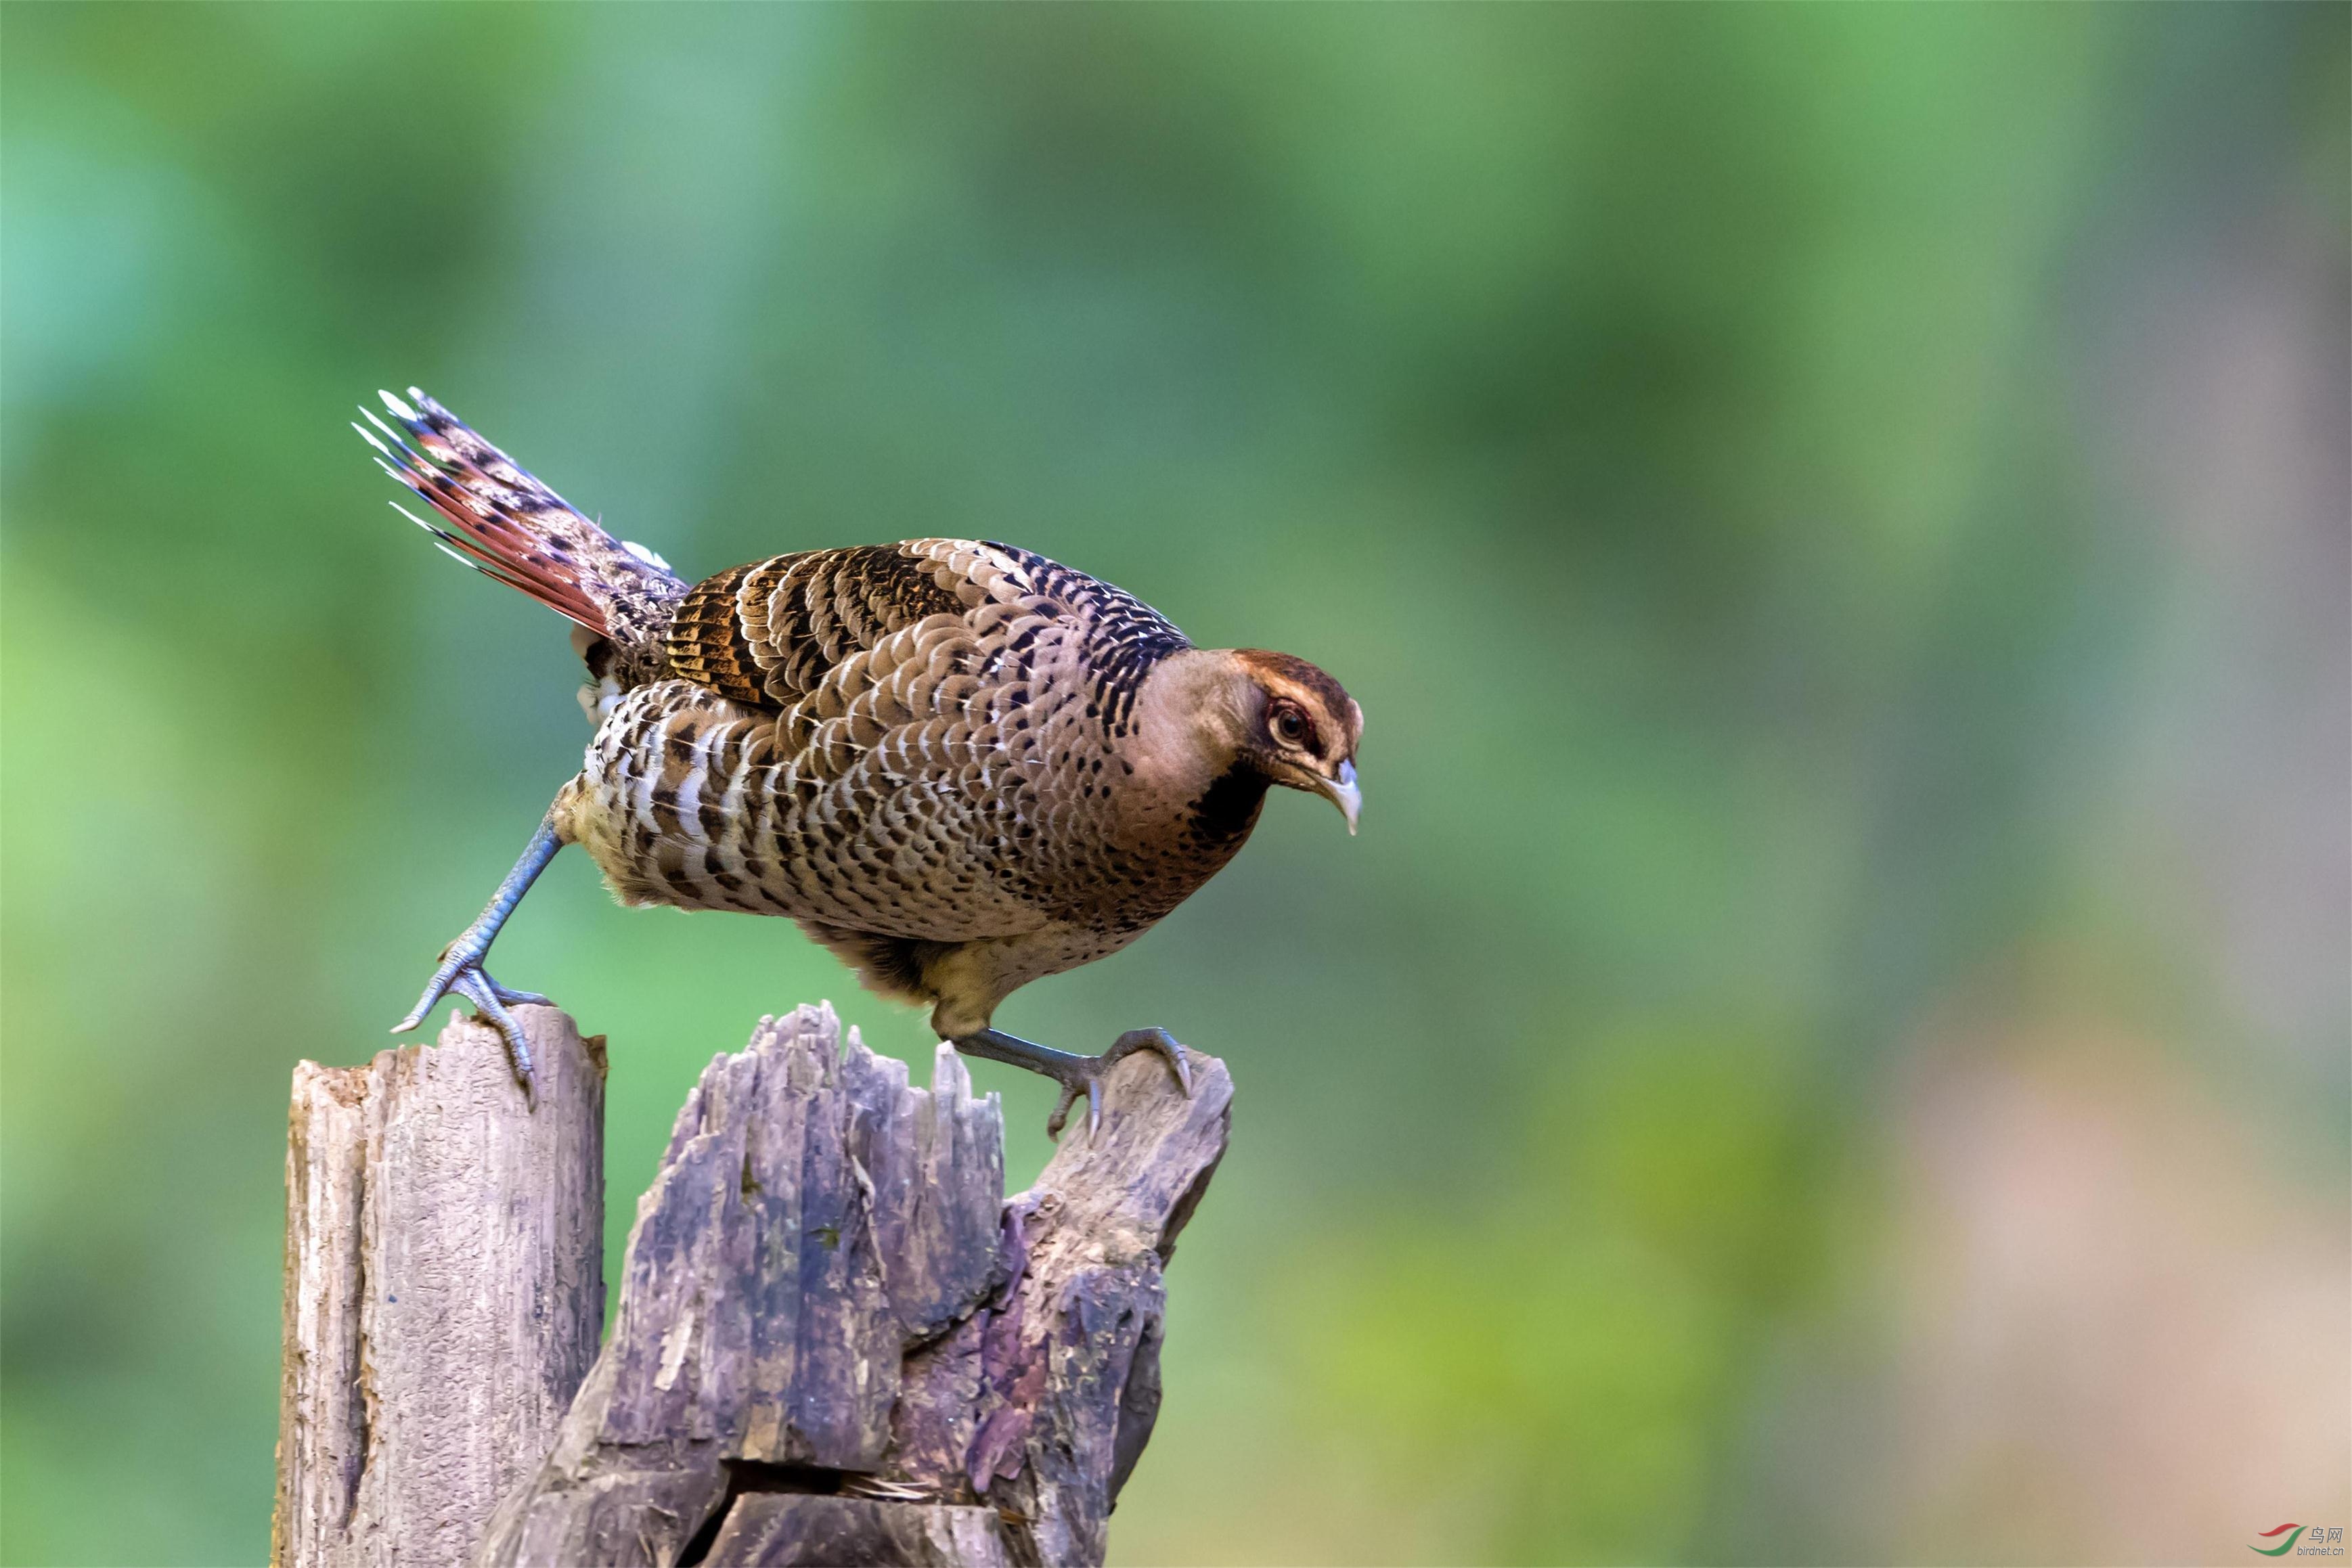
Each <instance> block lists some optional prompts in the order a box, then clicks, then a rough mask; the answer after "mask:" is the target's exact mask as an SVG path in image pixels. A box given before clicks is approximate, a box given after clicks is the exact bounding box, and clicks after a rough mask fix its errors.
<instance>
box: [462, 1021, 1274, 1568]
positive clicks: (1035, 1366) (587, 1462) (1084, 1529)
mask: <svg viewBox="0 0 2352 1568" xmlns="http://www.w3.org/2000/svg"><path fill="white" fill-rule="evenodd" d="M1192 1071H1193V1077H1194V1082H1195V1084H1196V1091H1195V1093H1194V1095H1193V1097H1192V1099H1190V1100H1187V1099H1185V1098H1183V1097H1182V1096H1181V1094H1180V1093H1179V1092H1177V1091H1176V1090H1175V1088H1174V1086H1173V1085H1172V1083H1171V1082H1170V1080H1169V1075H1168V1072H1167V1069H1166V1067H1165V1065H1164V1064H1162V1063H1160V1062H1157V1061H1153V1060H1150V1059H1149V1058H1148V1057H1144V1056H1140V1055H1139V1056H1137V1057H1134V1058H1131V1059H1129V1060H1128V1061H1123V1062H1121V1063H1120V1064H1119V1066H1118V1070H1117V1071H1115V1072H1114V1073H1113V1074H1112V1076H1111V1078H1110V1080H1109V1081H1108V1085H1107V1092H1106V1113H1105V1117H1104V1123H1103V1127H1102V1130H1101V1132H1100V1134H1098V1135H1097V1136H1096V1137H1095V1138H1093V1139H1091V1140H1090V1139H1088V1138H1087V1136H1085V1135H1084V1134H1080V1133H1076V1132H1074V1133H1073V1134H1071V1135H1070V1137H1069V1138H1068V1139H1067V1140H1066V1143H1065V1144H1064V1145H1063V1147H1062V1148H1061V1149H1060V1150H1059V1151H1058V1152H1057V1153H1056V1154H1055V1157H1054V1159H1053V1161H1052V1163H1051V1164H1049V1165H1048V1166H1047V1167H1046V1170H1045V1173H1044V1175H1043V1176H1041V1177H1040V1179H1039V1181H1038V1184H1037V1186H1035V1187H1034V1188H1033V1189H1032V1190H1031V1191H1030V1192H1028V1193H1025V1194H1023V1195H1022V1196H1020V1197H1016V1198H1014V1199H1013V1200H1012V1201H1011V1202H1009V1203H1008V1202H1006V1201H1005V1200H1004V1198H1003V1117H1002V1114H1001V1112H1000V1110H999V1106H998V1103H997V1100H996V1097H995V1096H994V1095H990V1096H988V1097H986V1098H985V1099H978V1100H976V1099H974V1098H973V1097H972V1094H971V1083H970V1080H969V1078H968V1077H967V1075H966V1073H965V1071H964V1067H963V1063H962V1061H961V1058H959V1057H958V1056H957V1055H956V1054H955V1053H954V1051H952V1050H950V1049H949V1048H947V1047H944V1046H943V1047H941V1048H940V1054H939V1056H938V1058H937V1060H936V1061H935V1063H934V1066H933V1070H932V1082H931V1087H930V1088H929V1089H928V1090H926V1089H919V1088H916V1087H914V1086H912V1085H911V1084H910V1083H909V1082H908V1075H907V1070H906V1068H905V1066H904V1064H902V1063H899V1062H897V1061H891V1060H889V1059H887V1058H878V1057H876V1056H874V1055H873V1054H872V1053H871V1052H869V1051H866V1049H865V1047H864V1046H863V1045H862V1044H861V1043H860V1042H859V1041H858V1040H857V1039H856V1035H855V1033H854V1032H852V1033H851V1035H850V1037H849V1039H848V1041H847V1043H846V1046H845V1045H844V1041H843V1039H842V1030H841V1026H840V1023H839V1021H838V1019H835V1017H834V1015H833V1012H832V1010H831V1009H829V1008H823V1007H820V1008H803V1009H799V1010H798V1011H797V1012H794V1013H793V1014H791V1015H790V1016H788V1017H786V1018H783V1019H767V1020H763V1021H762V1023H761V1027H760V1029H759V1030H757V1031H756V1032H755V1033H754V1034H753V1036H752V1039H751V1045H750V1048H749V1049H748V1050H746V1051H742V1052H740V1053H739V1054H736V1055H733V1056H722V1057H719V1059H717V1060H716V1061H713V1062H712V1063H711V1065H710V1066H709V1069H707V1070H706V1071H704V1073H703V1075H702V1079H701V1082H700V1083H699V1084H698V1086H697V1087H696V1089H695V1091H694V1093H693V1094H692V1095H691V1096H690V1097H689V1098H688V1102H687V1103H686V1106H685V1107H684V1109H683V1110H682V1111H681V1112H680V1113H679V1115H678V1120H677V1126H676V1129H675V1131H674V1132H673V1134H672V1136H671V1140H670V1145H669V1148H668V1150H667V1153H666V1155H664V1157H663V1160H662V1164H661V1167H660V1171H659V1174H658V1175H657V1176H656V1178H655V1181H654V1185H653V1186H652V1187H651V1188H650V1189H649V1190H648V1191H647V1192H646V1195H645V1197H643V1198H642V1199H640V1200H639V1203H638V1207H637V1220H636V1224H635V1228H634V1229H633V1230H632V1232H631V1235H630V1239H629V1250H628V1256H627V1260H626V1262H625V1265H624V1270H623V1279H624V1283H623V1286H622V1294H621V1301H620V1303H619V1307H618V1310H617V1311H616V1312H615V1314H614V1327H613V1333H612V1335H611V1338H610V1339H609V1341H608V1342H607V1343H606V1344H605V1346H604V1351H603V1353H602V1354H600V1355H599V1356H598V1358H597V1361H596V1364H595V1366H594V1368H593V1371H591V1372H590V1374H589V1375H588V1378H587V1381H586V1382H585V1383H584V1384H583V1386H582V1388H581V1391H580V1395H579V1397H578V1398H577V1399H576V1400H575V1401H574V1403H573V1405H572V1410H571V1412H570V1414H569V1415H568V1416H566V1417H565V1418H564V1421H563V1423H562V1430H561V1432H560V1434H559V1435H558V1437H557V1439H556V1442H555V1444H554V1447H553V1448H552V1450H551V1452H550V1454H549V1455H548V1458H547V1460H546V1462H545V1464H544V1465H543V1466H541V1469H539V1471H538V1473H537V1475H536V1476H534V1477H532V1478H531V1479H530V1480H529V1481H528V1482H527V1483H526V1484H524V1485H522V1486H520V1487H519V1488H518V1489H517V1490H516V1491H515V1492H514V1493H513V1494H512V1495H511V1496H509V1498H508V1499H507V1500H505V1502H503V1503H502V1504H501V1505H500V1506H499V1510H498V1513H497V1515H496V1517H495V1518H494V1519H493V1521H491V1525H490V1528H489V1530H488V1534H487V1535H486V1537H485V1538H484V1540H483V1542H482V1545H481V1548H480V1550H479V1552H478V1554H477V1556H476V1559H475V1561H476V1562H477V1563H483V1564H501V1565H503V1564H521V1563H533V1564H567V1563H611V1564H636V1563H643V1564H672V1563H951V1564H957V1565H971V1568H984V1565H993V1564H999V1563H1003V1564H1012V1563H1098V1562H1100V1561H1101V1560H1102V1557H1103V1552H1104V1549H1105V1538H1106V1522H1107V1521H1108V1515H1109V1511H1110V1507H1111V1504H1112V1502H1113V1500H1115V1499H1116V1496H1117V1493H1118V1486H1119V1485H1120V1483H1121V1482H1123V1481H1124V1479H1125V1478H1126V1476H1127V1474H1128V1473H1129V1471H1130V1470H1131V1469H1133V1466H1134V1463H1135V1459H1136V1457H1137V1455H1139V1453H1140V1451H1141V1449H1142V1447H1143V1443H1144V1441H1145V1440H1146V1439H1147V1438H1148V1437H1149V1436H1150V1424H1151V1420H1152V1417H1153V1416H1154V1414H1155V1413H1156V1411H1157V1409H1158V1405H1159V1360H1158V1350H1159V1343H1160V1312H1161V1303H1162V1299H1163V1298H1162V1293H1161V1282H1160V1270H1161V1268H1162V1266H1163V1264H1164V1263H1165V1261H1166V1259H1167V1257H1168V1255H1169V1253H1170V1251H1171V1249H1172V1248H1173V1245H1174V1241H1175V1237H1176V1233H1177V1231H1179V1230H1180V1229H1181V1228H1182V1226H1183V1224H1184V1222H1185V1220H1186V1219H1187V1218H1189V1217H1190V1215H1191V1213H1192V1206H1193V1205H1194V1204H1195V1203H1197V1202H1198V1201H1199V1199H1200V1197H1201V1194H1202V1190H1203V1189H1204V1187H1205V1186H1206V1184H1207V1182H1208V1179H1209V1176H1210V1175H1211V1173H1212V1172H1213V1170H1214V1168H1215V1166H1216V1162H1217V1160H1218V1159H1219V1158H1220V1157H1221V1156H1222V1155H1223V1150H1224V1145H1225V1137H1226V1130H1227V1124H1228V1120H1229V1116H1228V1110H1229V1106H1230V1103H1231V1100H1232V1092H1233V1086H1232V1081H1231V1079H1230V1078H1229V1077H1228V1076H1227V1075H1226V1073H1225V1071H1224V1068H1223V1064H1222V1063H1221V1062H1218V1061H1215V1060H1214V1059H1213V1058H1208V1057H1203V1056H1200V1055H1198V1054H1195V1055H1194V1056H1193V1057H1192Z"/></svg>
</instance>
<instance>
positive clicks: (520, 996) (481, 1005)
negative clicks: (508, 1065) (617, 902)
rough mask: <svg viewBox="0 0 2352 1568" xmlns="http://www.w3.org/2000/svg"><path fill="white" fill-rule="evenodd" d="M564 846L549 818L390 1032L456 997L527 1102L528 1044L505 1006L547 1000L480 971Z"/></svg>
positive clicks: (550, 816)
mask: <svg viewBox="0 0 2352 1568" xmlns="http://www.w3.org/2000/svg"><path fill="white" fill-rule="evenodd" d="M563 843H564V841H563V840H562V838H560V837H558V836H557V834H556V831H555V817H554V813H553V812H550V813H549V814H548V815H547V817H546V818H544V819H543V820H542V821H541V822H540V824H539V831H537V832H535V833H533V834H531V836H530V843H529V844H528V845H526V846H525V847H524V849H523V852H522V859H520V860H519V861H517V862H515V866H514V870H512V871H510V872H509V873H507V879H506V880H505V881H504V882H502V883H499V891H498V892H497V893H496V894H492V895H491V898H490V903H489V907H488V908H487V909H485V910H483V911H482V913H481V915H480V916H479V917H478V918H477V919H476V920H475V922H474V923H473V924H472V925H468V926H467V927H466V929H465V930H464V931H462V932H460V933H459V934H458V936H457V940H456V941H455V942H452V943H450V944H449V946H446V947H444V948H443V949H441V967H439V968H437V969H436V970H434V971H433V978H432V980H431V981H430V982H428V983H427V984H426V986H425V995H424V996H423V997H421V998H418V1000H417V1003H416V1006H415V1009H412V1010H411V1011H410V1013H409V1015H408V1016H407V1017H406V1018H404V1019H401V1020H400V1021H399V1022H398V1023H396V1024H394V1025H393V1026H392V1032H393V1033H394V1034H406V1033H407V1032H408V1031H409V1030H413V1029H415V1027H416V1026H417V1025H419V1024H421V1023H423V1022H424V1021H425V1014H426V1013H429V1012H431V1011H432V1010H433V1004H434V1003H436V1002H437V1001H439V1000H440V999H441V998H443V997H445V996H447V995H449V994H450V993H452V992H455V993H456V994H457V995H458V996H461V997H463V998H466V999H467V1001H469V1002H471V1003H473V1004H474V1007H475V1009H477V1010H478V1012H479V1013H480V1014H481V1015H482V1016H483V1017H484V1018H487V1019H489V1020H490V1022H491V1023H492V1024H493V1025H495V1026H496V1027H497V1029H498V1031H499V1034H500V1035H501V1036H503V1037H504V1038H505V1040H506V1042H507V1051H508V1052H509V1054H510V1055H511V1056H512V1057H513V1058H514V1069H515V1076H516V1077H517V1078H519V1079H520V1080H521V1081H522V1092H523V1095H524V1097H525V1098H526V1099H528V1098H530V1092H531V1082H530V1042H529V1041H527V1040H524V1039H523V1035H522V1026H521V1025H520V1024H518V1023H517V1022H515V1019H514V1015H513V1014H512V1013H510V1012H509V1011H507V1007H506V1005H507V1004H508V1003H509V1002H537V1003H540V1004H541V1005H542V1006H545V1005H549V1004H548V1001H547V998H545V997H542V996H541V995H539V994H538V993H537V992H536V991H516V990H509V989H508V988H506V987H504V986H501V985H499V983H498V982H497V981H496V980H493V979H492V978H490V975H489V971H488V970H487V969H485V968H483V967H482V957H483V955H485V954H487V953H488V952H489V950H490V944H491V943H492V942H494V941H496V940H497V939H498V935H499V927H500V926H502V925H505V924H506V923H507V916H508V915H512V914H513V913H514V907H515V905H516V904H520V903H521V902H522V895H523V894H526V893H529V892H530V884H531V883H533V882H534V881H536V880H538V877H539V873H541V871H543V870H545V869H546V867H547V862H550V861H551V860H553V859H554V858H555V852H556V851H558V850H560V849H562V847H563Z"/></svg>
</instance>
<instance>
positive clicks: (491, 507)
mask: <svg viewBox="0 0 2352 1568" xmlns="http://www.w3.org/2000/svg"><path fill="white" fill-rule="evenodd" d="M377 395H378V396H379V397H381V398H383V406H384V410H385V412H386V413H390V414H391V416H392V418H393V421H394V423H396V424H397V425H398V426H399V429H397V430H395V429H394V427H393V425H391V424H386V423H384V422H383V420H382V419H379V418H378V417H377V416H376V414H375V413H374V412H373V410H371V409H368V408H365V407H362V409H361V410H360V413H362V415H363V416H365V418H366V419H367V422H368V423H367V424H360V423H357V422H354V423H352V429H354V430H356V431H358V432H359V433H360V434H361V435H362V437H363V438H364V439H365V440H366V441H367V443H368V444H369V445H371V446H373V447H374V448H375V450H376V452H377V454H378V456H377V459H376V461H377V463H378V465H379V466H381V467H382V468H383V471H384V472H385V473H387V474H389V475H391V476H393V477H394V479H397V480H398V481H399V482H400V483H401V484H403V485H404V486H407V487H408V488H409V489H411V490H413V491H415V493H416V495H417V496H418V497H420V498H422V499H423V500H424V501H425V503H426V504H427V505H428V506H430V507H432V508H433V510H434V511H435V512H436V513H437V514H439V517H440V518H441V520H442V522H443V523H446V525H447V526H446V527H441V526H436V524H435V523H432V522H428V521H427V520H425V518H423V517H418V516H416V515H415V513H414V512H411V511H409V510H408V509H407V508H406V507H403V506H401V505H400V504H399V503H398V502H396V501H395V502H394V503H393V507H394V510H395V511H398V512H399V513H400V514H401V516H403V517H406V518H407V519H408V520H409V521H410V522H413V523H415V525H416V526H417V527H419V528H423V529H425V532H427V533H429V534H431V535H433V536H434V538H435V539H436V541H437V542H438V543H439V544H440V546H441V548H442V549H443V550H444V551H446V553H448V554H449V555H451V556H454V557H455V558H456V559H458V560H461V561H463V562H465V563H466V564H467V566H470V567H472V568H474V569H475V570H477V571H479V572H481V573H482V574H483V575H484V576H486V577H489V578H491V579H494V580H497V581H499V582H503V583H505V584H506V585H507V586H508V587H509V588H512V589H515V590H518V591H520V592H523V593H527V594H529V595H530V597H531V598H533V599H536V600H538V601H540V602H541V604H544V605H546V606H547V607H548V608H549V609H551V610H553V611H554V612H557V613H558V614H560V615H563V616H566V617H568V618H570V619H571V620H572V621H574V622H578V623H579V624H580V625H582V626H584V627H586V628H587V629H588V630H589V631H591V632H595V633H597V634H599V635H600V636H604V637H608V638H610V639H612V640H613V641H614V643H619V644H620V645H621V646H622V647H623V648H624V649H626V650H628V651H629V652H631V653H638V652H644V653H652V652H653V651H655V650H656V649H657V647H658V645H659V643H660V639H661V634H662V630H663V628H664V627H666V626H667V624H668V623H669V619H670V613H671V611H672V610H673V608H674V607H675V605H676V603H677V600H678V598H679V597H680V596H681V595H683V594H684V593H685V592H686V584H685V583H684V582H683V581H681V580H679V579H678V578H677V575H676V574H675V573H674V572H672V571H671V570H669V566H668V563H667V562H666V561H664V560H663V559H661V557H659V556H657V555H656V554H654V552H653V551H651V550H649V549H646V548H645V547H644V546H642V545H635V544H630V543H628V542H626V541H625V540H622V539H616V538H614V537H613V536H612V535H610V534H608V533H606V532H605V531H604V529H603V528H599V527H597V526H596V525H595V524H594V523H592V522H590V521H589V520H588V519H587V518H586V517H583V516H581V515H580V513H579V512H577V511H575V510H574V509H572V507H570V506H568V505H566V504H565V502H564V500H563V497H561V496H558V495H557V494H556V493H555V492H554V491H552V490H551V489H549V488H548V487H547V486H544V485H542V484H541V483H540V482H539V481H538V480H537V479H535V478H533V477H531V476H530V474H529V473H527V472H525V471H524V470H523V468H522V467H521V465H519V464H517V463H516V462H515V461H514V460H513V459H512V458H510V457H509V456H508V455H506V454H505V453H503V452H501V451H499V449H498V448H497V447H495V446H493V445H491V444H489V443H488V442H487V441H485V440H483V439H482V438H481V437H480V436H479V435H477V434H474V432H473V431H472V430H470V429H468V428H467V426H466V425H465V423H463V422H461V421H460V420H458V418H457V416H456V415H455V414H452V413H450V412H449V411H448V410H447V409H446V408H443V407H442V406H441V405H440V404H439V403H437V402H434V401H433V400H432V399H431V398H429V397H427V396H425V393H423V392H420V391H418V390H417V389H416V388H415V387H411V388H409V389H408V397H409V399H410V400H411V402H413V403H414V406H411V402H404V401H403V400H402V399H400V398H397V397H394V395H393V394H392V393H390V392H380V393H378V394H377ZM368 425H373V426H374V427H375V428H374V429H373V430H370V429H369V428H368ZM387 443H389V444H387Z"/></svg>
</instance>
